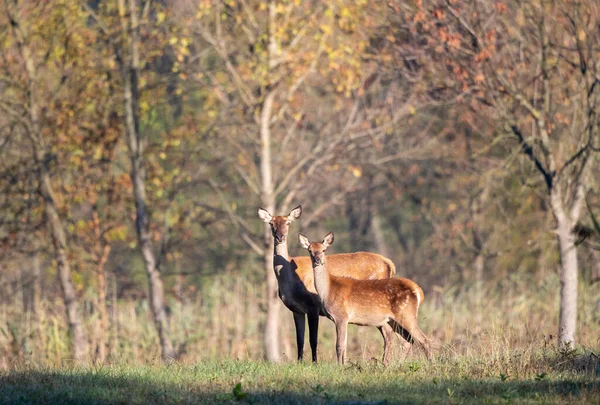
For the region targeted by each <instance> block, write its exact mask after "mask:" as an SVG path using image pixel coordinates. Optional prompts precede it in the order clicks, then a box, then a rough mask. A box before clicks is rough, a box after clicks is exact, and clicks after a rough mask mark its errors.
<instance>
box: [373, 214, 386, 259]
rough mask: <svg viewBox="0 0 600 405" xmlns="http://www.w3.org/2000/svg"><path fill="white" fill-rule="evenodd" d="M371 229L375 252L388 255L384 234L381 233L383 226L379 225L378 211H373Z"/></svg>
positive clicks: (379, 216)
mask: <svg viewBox="0 0 600 405" xmlns="http://www.w3.org/2000/svg"><path fill="white" fill-rule="evenodd" d="M371 230H372V231H373V236H375V246H376V247H377V253H379V254H380V255H382V256H385V257H389V251H388V250H389V249H388V244H387V242H386V241H385V235H384V234H383V228H382V226H381V214H380V213H379V212H378V211H375V212H374V213H373V217H372V221H371Z"/></svg>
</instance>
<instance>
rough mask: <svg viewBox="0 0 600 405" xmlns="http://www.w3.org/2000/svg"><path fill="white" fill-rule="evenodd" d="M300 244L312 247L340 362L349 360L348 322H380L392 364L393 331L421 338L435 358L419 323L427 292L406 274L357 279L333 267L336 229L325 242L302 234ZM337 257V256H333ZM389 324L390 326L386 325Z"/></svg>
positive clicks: (318, 287) (386, 360) (316, 278)
mask: <svg viewBox="0 0 600 405" xmlns="http://www.w3.org/2000/svg"><path fill="white" fill-rule="evenodd" d="M298 239H299V241H300V245H301V246H302V247H303V248H305V249H307V250H308V253H309V255H310V259H311V262H312V268H313V272H314V281H315V288H316V290H317V294H318V295H319V298H320V300H321V302H322V304H323V310H324V312H325V315H326V316H327V317H328V318H329V319H331V320H332V321H333V322H334V323H335V330H336V355H337V361H338V364H340V365H343V364H344V363H345V361H346V340H347V327H348V324H349V323H351V324H355V325H363V326H376V327H378V328H380V331H381V334H382V335H383V340H384V349H383V363H384V364H385V365H388V364H389V356H390V346H391V343H392V338H393V333H394V332H395V333H396V334H398V335H399V336H400V337H402V338H404V339H406V340H407V341H408V342H411V343H414V342H417V343H418V344H419V346H421V347H422V348H423V350H424V352H425V355H426V356H427V359H428V360H431V358H432V357H431V349H430V343H429V339H428V338H427V336H425V334H424V333H423V331H422V330H421V329H420V328H419V326H418V324H417V316H418V312H419V306H420V305H421V303H422V302H423V299H424V297H425V295H424V294H423V290H422V289H421V287H419V286H418V285H417V283H415V282H414V281H412V280H409V279H406V278H386V279H380V280H357V279H353V278H349V277H345V276H340V275H339V272H338V274H333V272H332V271H331V265H330V258H326V257H325V251H326V250H327V248H328V247H329V246H331V245H332V244H333V232H329V233H328V234H327V235H325V238H324V239H323V241H322V242H310V241H309V240H308V238H307V237H306V236H304V235H302V234H299V235H298ZM331 257H333V256H331ZM385 326H388V327H387V328H385V329H383V328H384V327H385Z"/></svg>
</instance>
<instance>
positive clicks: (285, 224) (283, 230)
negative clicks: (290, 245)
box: [258, 205, 302, 244]
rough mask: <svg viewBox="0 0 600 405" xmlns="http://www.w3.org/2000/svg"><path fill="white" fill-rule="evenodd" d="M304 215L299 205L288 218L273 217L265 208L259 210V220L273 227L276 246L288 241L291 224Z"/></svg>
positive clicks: (281, 216)
mask: <svg viewBox="0 0 600 405" xmlns="http://www.w3.org/2000/svg"><path fill="white" fill-rule="evenodd" d="M300 215H302V207H301V206H300V205H299V206H297V207H296V208H294V209H293V210H291V211H290V213H289V214H288V215H287V216H283V215H276V216H272V215H271V214H269V211H267V210H265V209H264V208H259V209H258V216H259V218H260V219H261V220H262V221H263V222H264V223H267V224H269V225H271V232H273V238H275V244H279V243H284V242H285V241H286V239H287V235H288V232H289V230H290V224H291V223H292V222H293V221H295V220H296V219H298V218H300Z"/></svg>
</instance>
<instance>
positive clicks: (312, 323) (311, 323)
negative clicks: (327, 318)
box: [308, 308, 319, 363]
mask: <svg viewBox="0 0 600 405" xmlns="http://www.w3.org/2000/svg"><path fill="white" fill-rule="evenodd" d="M308 333H309V339H310V350H311V351H312V361H313V363H316V362H317V342H318V340H319V308H317V309H316V310H314V311H309V312H308Z"/></svg>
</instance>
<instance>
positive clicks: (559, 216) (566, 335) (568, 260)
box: [550, 187, 578, 348]
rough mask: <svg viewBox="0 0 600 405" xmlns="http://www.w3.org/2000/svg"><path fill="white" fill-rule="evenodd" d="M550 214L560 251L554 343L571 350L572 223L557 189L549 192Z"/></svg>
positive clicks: (574, 269) (573, 315)
mask: <svg viewBox="0 0 600 405" xmlns="http://www.w3.org/2000/svg"><path fill="white" fill-rule="evenodd" d="M550 200H551V205H552V212H553V214H554V218H555V220H556V225H557V226H556V237H557V240H558V247H559V251H560V264H561V267H560V313H559V317H558V344H559V347H560V348H569V347H570V348H573V347H574V345H575V331H576V325H577V277H578V264H577V248H576V246H575V236H574V235H573V233H572V232H571V230H572V229H573V225H574V222H573V220H572V219H571V218H569V216H568V214H567V212H566V210H565V208H564V203H563V201H562V196H561V193H560V188H558V187H555V188H552V189H551V191H550Z"/></svg>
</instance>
